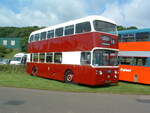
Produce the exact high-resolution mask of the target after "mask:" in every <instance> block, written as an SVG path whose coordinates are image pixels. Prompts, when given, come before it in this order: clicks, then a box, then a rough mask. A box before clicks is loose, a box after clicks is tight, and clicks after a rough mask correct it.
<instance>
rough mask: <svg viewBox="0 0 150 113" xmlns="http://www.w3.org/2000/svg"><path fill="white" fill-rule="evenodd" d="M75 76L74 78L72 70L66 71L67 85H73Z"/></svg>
mask: <svg viewBox="0 0 150 113" xmlns="http://www.w3.org/2000/svg"><path fill="white" fill-rule="evenodd" d="M73 76H74V74H73V72H72V71H71V70H68V71H66V72H65V82H66V83H71V82H72V80H73Z"/></svg>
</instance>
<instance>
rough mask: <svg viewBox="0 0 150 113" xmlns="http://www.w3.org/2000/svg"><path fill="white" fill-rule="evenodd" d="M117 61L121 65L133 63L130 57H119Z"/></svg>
mask: <svg viewBox="0 0 150 113" xmlns="http://www.w3.org/2000/svg"><path fill="white" fill-rule="evenodd" d="M119 61H120V64H121V65H133V58H132V57H119Z"/></svg>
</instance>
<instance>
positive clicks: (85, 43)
mask: <svg viewBox="0 0 150 113" xmlns="http://www.w3.org/2000/svg"><path fill="white" fill-rule="evenodd" d="M28 52H29V53H30V55H31V61H30V62H28V63H27V72H28V73H29V74H32V75H34V76H40V77H44V78H49V79H54V80H60V81H64V82H67V83H71V82H73V83H80V84H86V85H91V86H94V85H104V84H111V83H118V78H119V77H118V68H119V66H118V62H117V58H118V36H117V28H116V23H115V22H114V21H112V20H110V19H107V18H104V17H101V16H88V17H85V18H81V19H77V20H73V21H69V22H66V23H63V24H59V25H55V26H51V27H47V28H44V29H41V30H38V31H34V32H32V33H31V35H30V37H29V43H28Z"/></svg>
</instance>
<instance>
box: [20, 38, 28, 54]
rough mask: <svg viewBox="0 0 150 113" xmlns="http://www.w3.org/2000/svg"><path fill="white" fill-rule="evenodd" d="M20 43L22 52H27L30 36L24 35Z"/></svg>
mask: <svg viewBox="0 0 150 113" xmlns="http://www.w3.org/2000/svg"><path fill="white" fill-rule="evenodd" d="M20 45H21V51H22V52H27V45H28V37H23V38H22V39H21V42H20Z"/></svg>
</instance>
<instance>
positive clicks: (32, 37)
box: [29, 35, 34, 43]
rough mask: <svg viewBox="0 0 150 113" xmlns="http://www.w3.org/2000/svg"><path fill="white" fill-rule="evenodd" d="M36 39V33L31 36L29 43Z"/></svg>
mask: <svg viewBox="0 0 150 113" xmlns="http://www.w3.org/2000/svg"><path fill="white" fill-rule="evenodd" d="M33 41H34V35H31V36H30V39H29V43H30V42H33Z"/></svg>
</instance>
